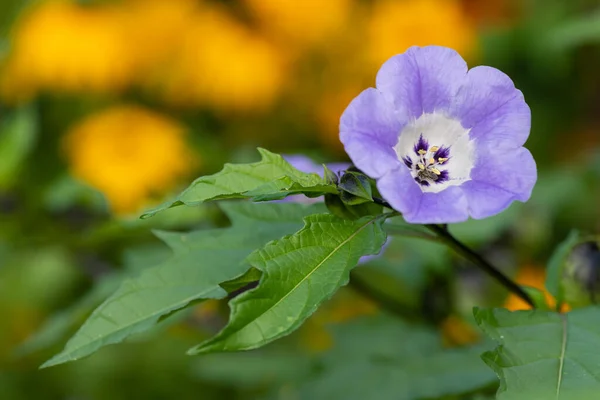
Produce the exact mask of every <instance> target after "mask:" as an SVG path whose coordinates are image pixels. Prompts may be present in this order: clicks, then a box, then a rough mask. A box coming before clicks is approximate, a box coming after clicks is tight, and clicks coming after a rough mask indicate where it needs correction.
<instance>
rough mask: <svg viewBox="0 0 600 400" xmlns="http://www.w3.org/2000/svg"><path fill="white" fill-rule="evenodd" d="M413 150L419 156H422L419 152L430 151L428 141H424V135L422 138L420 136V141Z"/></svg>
mask: <svg viewBox="0 0 600 400" xmlns="http://www.w3.org/2000/svg"><path fill="white" fill-rule="evenodd" d="M413 149H414V151H415V154H416V155H418V156H420V155H421V154H419V150H424V151H427V149H429V143H427V140H425V139H423V134H422V133H421V136H419V141H418V142H417V143H415V146H414V148H413Z"/></svg>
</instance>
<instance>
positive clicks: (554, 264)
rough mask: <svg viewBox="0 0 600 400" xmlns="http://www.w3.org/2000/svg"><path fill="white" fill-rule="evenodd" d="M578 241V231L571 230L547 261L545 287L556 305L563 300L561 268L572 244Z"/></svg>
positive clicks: (558, 305)
mask: <svg viewBox="0 0 600 400" xmlns="http://www.w3.org/2000/svg"><path fill="white" fill-rule="evenodd" d="M578 241H579V232H577V231H571V233H570V234H569V236H568V237H567V238H566V239H565V240H564V241H563V242H562V243H561V244H559V245H558V246H557V247H556V249H555V250H554V253H552V256H551V257H550V260H549V261H548V266H547V272H546V289H548V292H550V294H551V295H552V296H554V298H555V299H556V306H557V307H560V305H561V304H562V303H563V302H564V300H565V294H564V290H563V287H562V284H561V280H562V275H563V268H564V266H565V263H566V262H567V258H568V257H569V253H570V252H571V249H572V248H573V246H575V245H576V244H577V242H578Z"/></svg>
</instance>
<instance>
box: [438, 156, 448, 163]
mask: <svg viewBox="0 0 600 400" xmlns="http://www.w3.org/2000/svg"><path fill="white" fill-rule="evenodd" d="M445 161H448V158H444V157H439V158H438V162H439V163H440V164H441V163H443V162H445Z"/></svg>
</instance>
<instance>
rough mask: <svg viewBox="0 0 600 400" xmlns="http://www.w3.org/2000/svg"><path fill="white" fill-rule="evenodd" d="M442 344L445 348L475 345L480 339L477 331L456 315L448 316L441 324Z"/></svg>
mask: <svg viewBox="0 0 600 400" xmlns="http://www.w3.org/2000/svg"><path fill="white" fill-rule="evenodd" d="M440 328H441V331H442V342H443V343H444V346H446V347H457V346H464V345H467V344H472V343H477V342H478V341H479V340H480V339H481V337H480V334H479V332H478V330H477V329H476V328H475V327H474V326H473V325H471V324H469V323H468V322H467V321H466V320H465V319H464V318H462V317H460V316H458V315H449V316H448V317H447V318H446V319H445V320H443V321H442V323H441V326H440Z"/></svg>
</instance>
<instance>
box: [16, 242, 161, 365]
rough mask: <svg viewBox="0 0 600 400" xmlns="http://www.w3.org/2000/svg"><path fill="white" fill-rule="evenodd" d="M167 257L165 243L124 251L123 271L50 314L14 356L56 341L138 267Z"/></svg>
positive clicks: (137, 271)
mask: <svg viewBox="0 0 600 400" xmlns="http://www.w3.org/2000/svg"><path fill="white" fill-rule="evenodd" d="M169 257H170V254H169V249H168V248H167V247H166V246H160V247H159V246H156V245H153V246H152V247H149V246H146V245H144V246H139V247H134V248H131V249H128V251H127V252H126V253H125V254H124V266H125V268H124V270H119V271H115V272H112V273H110V274H107V275H105V276H103V277H102V278H101V279H100V280H99V281H98V282H97V283H96V284H95V285H94V287H93V288H92V289H91V290H90V291H89V292H87V293H86V294H85V295H84V296H83V297H81V298H80V299H79V300H77V301H76V302H75V303H73V304H72V305H70V306H69V307H67V308H65V309H64V310H61V311H59V312H57V313H56V314H54V315H52V316H51V317H50V318H49V319H48V320H47V321H46V322H45V323H44V324H43V325H42V327H41V328H40V329H39V330H38V331H37V332H36V333H35V334H34V335H33V336H31V337H30V338H28V339H27V340H26V341H25V342H24V343H23V344H22V345H20V346H19V347H18V348H17V350H16V355H17V356H25V355H28V354H31V353H33V352H36V351H40V350H43V349H46V348H48V347H50V346H54V345H55V344H57V343H59V342H60V341H61V340H63V339H64V337H65V336H66V335H67V334H68V333H69V332H70V331H71V330H72V329H73V328H74V327H75V326H77V325H78V324H81V322H82V321H83V320H84V319H85V317H87V316H88V315H89V314H90V313H91V312H92V310H94V308H96V307H98V305H99V304H101V303H102V301H103V300H105V299H106V298H107V297H108V296H110V295H111V294H112V293H114V292H115V290H117V289H118V288H119V286H120V284H121V282H123V280H125V279H126V278H131V277H133V276H134V275H137V274H138V273H139V272H140V271H141V270H142V269H144V268H147V267H149V266H153V265H157V264H159V263H160V262H162V261H164V260H166V259H167V258H169Z"/></svg>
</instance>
